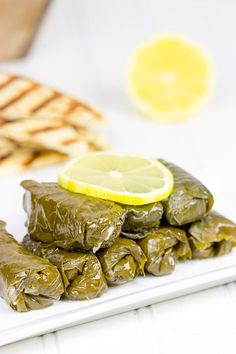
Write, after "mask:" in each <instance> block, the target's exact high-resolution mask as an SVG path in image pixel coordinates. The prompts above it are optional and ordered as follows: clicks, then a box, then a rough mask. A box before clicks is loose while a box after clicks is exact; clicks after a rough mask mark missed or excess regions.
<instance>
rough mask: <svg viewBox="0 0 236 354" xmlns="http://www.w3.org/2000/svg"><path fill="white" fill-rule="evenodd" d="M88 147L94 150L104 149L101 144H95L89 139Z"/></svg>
mask: <svg viewBox="0 0 236 354" xmlns="http://www.w3.org/2000/svg"><path fill="white" fill-rule="evenodd" d="M89 147H90V148H91V149H93V150H95V151H103V150H104V149H103V148H102V146H101V145H99V144H97V143H96V142H95V141H90V142H89Z"/></svg>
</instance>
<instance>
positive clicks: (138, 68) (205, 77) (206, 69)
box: [127, 37, 212, 121]
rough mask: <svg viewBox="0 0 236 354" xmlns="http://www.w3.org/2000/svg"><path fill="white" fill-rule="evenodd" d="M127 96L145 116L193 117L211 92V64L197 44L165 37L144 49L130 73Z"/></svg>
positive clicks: (165, 118)
mask: <svg viewBox="0 0 236 354" xmlns="http://www.w3.org/2000/svg"><path fill="white" fill-rule="evenodd" d="M127 89H128V94H129V96H130V98H131V100H132V101H133V103H134V105H135V106H136V107H137V109H138V110H139V111H141V112H142V113H143V114H144V115H145V116H147V117H151V118H157V119H162V120H165V121H178V120H182V119H184V118H187V117H188V116H190V115H192V114H193V113H194V112H195V111H196V110H198V109H199V108H200V107H201V106H202V105H203V103H205V102H206V101H207V99H208V98H209V96H210V93H211V91H212V64H211V61H210V59H209V58H208V56H207V54H206V53H205V52H204V51H203V50H202V49H200V48H199V47H198V46H196V45H195V44H193V43H191V42H189V41H186V40H185V39H183V38H179V37H163V38H160V39H155V40H153V41H151V42H149V43H146V44H144V45H143V46H141V47H140V48H139V49H138V50H137V52H136V53H135V55H134V57H133V58H132V60H131V63H130V67H129V70H128V83H127Z"/></svg>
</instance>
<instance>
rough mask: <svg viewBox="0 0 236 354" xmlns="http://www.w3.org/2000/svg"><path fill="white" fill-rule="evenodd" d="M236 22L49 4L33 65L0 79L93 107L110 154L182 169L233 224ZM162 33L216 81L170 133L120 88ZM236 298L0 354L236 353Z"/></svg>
mask: <svg viewBox="0 0 236 354" xmlns="http://www.w3.org/2000/svg"><path fill="white" fill-rule="evenodd" d="M235 14H236V2H235V1H234V0H225V1H224V2H222V1H220V0H195V1H194V0H178V1H177V0H172V1H171V0H165V1H163V0H162V1H161V0H145V1H144V0H119V1H114V0H113V1H111V0H99V1H96V0H69V1H68V0H54V1H52V4H51V6H50V8H49V11H48V13H47V15H46V17H45V18H44V20H43V22H42V26H41V28H40V31H39V32H38V35H37V37H36V40H35V42H34V44H33V46H32V48H31V50H30V53H29V55H28V56H27V57H26V58H24V59H21V60H18V61H13V62H10V63H9V62H8V63H1V65H0V69H7V70H12V71H14V72H17V73H22V74H27V75H29V76H32V77H33V78H35V79H38V80H40V81H43V82H45V83H48V84H50V85H53V86H55V87H56V88H58V89H61V90H64V91H66V92H69V93H71V94H73V95H76V96H78V97H80V98H81V99H84V100H85V101H87V102H88V103H91V104H94V105H95V106H96V107H97V108H98V109H100V110H101V111H102V112H103V113H104V114H105V115H106V116H107V118H108V136H109V141H110V143H111V145H112V148H113V149H114V150H117V151H118V150H119V151H129V152H134V153H142V154H147V155H152V156H157V157H158V156H161V157H164V158H166V159H169V160H171V161H173V162H176V163H179V164H180V165H182V166H184V167H185V168H186V169H189V170H190V171H191V172H193V173H194V174H196V175H197V176H198V177H199V178H201V179H202V180H203V181H204V182H205V183H206V184H207V185H208V186H209V188H210V189H211V190H212V191H213V193H214V194H215V196H216V198H215V199H216V207H217V208H218V210H222V211H224V212H225V213H226V214H227V215H228V216H230V217H232V218H234V219H236V213H235V210H234V208H232V205H233V200H234V199H235V198H236V191H235V181H236V168H235V161H236V159H235V151H236V139H235V133H236V123H235V121H236V70H235V63H236V45H235V33H236V21H235ZM166 33H174V34H179V35H182V36H185V37H187V38H190V39H192V40H194V41H196V42H199V43H200V44H201V45H202V46H203V47H205V48H206V50H208V52H209V54H210V55H211V56H212V58H213V61H214V65H215V74H216V77H215V92H214V96H213V97H212V99H211V100H210V101H209V104H208V105H207V106H206V107H205V108H204V109H203V110H202V111H201V112H200V113H199V114H197V115H196V117H195V118H194V119H192V120H189V121H188V122H185V123H182V124H175V125H168V124H163V123H159V122H153V121H148V120H145V119H143V118H142V117H140V116H139V115H138V114H137V113H136V112H135V111H134V110H133V107H132V106H131V104H130V102H129V100H128V99H127V97H126V94H125V90H124V83H123V82H124V74H125V68H126V64H127V61H128V59H129V56H130V54H132V51H133V50H134V49H135V48H136V46H137V45H138V44H139V43H141V42H142V41H144V40H145V39H148V38H149V37H153V36H154V35H161V34H166ZM230 201H231V202H230ZM235 297H236V286H235V284H231V285H229V286H225V287H220V288H217V289H213V290H209V291H206V292H202V293H199V294H195V295H192V296H186V297H184V298H181V299H177V300H173V301H169V302H166V303H163V304H158V305H155V306H152V307H150V308H144V309H141V310H138V311H133V312H130V313H128V314H124V315H120V316H115V317H113V318H110V319H107V320H102V321H97V322H94V323H93V324H88V325H83V326H79V327H75V328H73V329H68V330H65V331H61V332H58V333H57V335H48V336H44V337H42V338H41V339H40V338H38V339H32V340H28V341H24V342H22V343H20V344H19V343H18V344H15V345H10V346H7V347H5V348H4V349H3V348H2V349H0V352H1V354H2V353H18V352H19V353H20V352H23V351H24V352H25V353H27V351H28V352H29V353H31V352H32V350H33V352H34V353H36V352H37V353H42V352H44V353H50V354H51V353H58V352H60V353H64V352H65V351H69V349H65V348H68V347H67V346H69V348H71V350H72V349H73V348H74V349H75V348H77V351H79V350H80V346H81V350H82V353H92V351H93V350H95V349H96V351H97V353H100V352H101V353H110V352H111V351H112V352H113V353H118V352H120V351H121V350H122V351H125V349H127V350H132V351H135V352H136V353H143V352H144V351H146V352H150V353H151V352H152V353H153V352H155V353H158V354H159V353H168V354H169V353H176V354H178V353H184V352H185V350H186V351H187V350H188V353H189V354H191V353H198V352H201V353H205V352H207V349H209V348H210V349H211V351H213V350H214V352H215V353H222V351H223V350H225V352H227V354H230V353H235V350H234V348H233V343H234V341H233V337H235V334H236V330H235V328H236V326H235V324H236V308H235V306H236V302H235V301H236V300H235ZM232 307H233V310H231V308H232ZM113 342H114V343H116V344H115V346H114V347H113ZM35 344H37V347H36V346H35ZM90 345H91V346H92V347H91V348H92V349H91V350H90V349H89V346H90ZM225 346H226V347H225ZM225 348H227V350H226V349H225Z"/></svg>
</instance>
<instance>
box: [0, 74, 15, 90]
mask: <svg viewBox="0 0 236 354" xmlns="http://www.w3.org/2000/svg"><path fill="white" fill-rule="evenodd" d="M16 79H17V76H14V75H12V76H10V77H9V78H8V79H7V80H6V81H5V82H3V83H1V84H0V89H2V88H4V87H6V86H7V85H9V84H10V83H11V82H12V81H14V80H16Z"/></svg>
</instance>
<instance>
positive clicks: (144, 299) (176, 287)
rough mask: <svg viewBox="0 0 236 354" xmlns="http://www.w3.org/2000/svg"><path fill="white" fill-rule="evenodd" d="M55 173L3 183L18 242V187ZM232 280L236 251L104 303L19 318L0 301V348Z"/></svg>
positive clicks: (2, 200)
mask: <svg viewBox="0 0 236 354" xmlns="http://www.w3.org/2000/svg"><path fill="white" fill-rule="evenodd" d="M56 173H57V169H56V168H54V169H52V168H50V169H45V170H43V171H40V172H34V173H32V172H29V173H27V174H25V175H21V176H18V177H13V178H10V179H9V178H8V179H4V180H1V183H0V196H1V197H0V219H3V220H5V221H7V223H8V230H9V231H10V232H11V233H13V234H14V235H15V237H16V238H17V239H18V240H20V239H21V238H22V237H23V236H24V234H25V228H24V221H25V214H24V212H23V210H22V206H21V204H22V194H23V191H22V190H21V188H20V187H19V182H20V181H21V180H22V179H24V178H35V179H37V180H49V179H50V180H55V176H56ZM48 176H50V178H49V177H48ZM227 203H228V201H227ZM233 280H236V251H234V252H232V253H231V254H229V255H228V256H225V257H221V258H218V259H208V260H204V261H189V262H187V263H184V264H178V265H177V267H176V270H175V272H174V273H173V274H171V275H169V276H165V277H159V278H158V277H153V276H146V277H139V278H137V279H135V280H134V281H132V282H130V283H127V284H125V285H123V286H119V287H114V288H110V289H109V290H108V291H107V293H106V294H104V295H103V296H102V297H101V298H98V299H95V300H91V301H81V302H80V301H78V302H76V301H74V302H73V301H60V302H57V303H55V304H54V305H53V306H51V307H49V308H47V309H44V310H39V311H32V312H28V313H16V312H14V311H13V310H11V309H10V308H9V307H8V305H7V304H6V303H5V301H4V300H2V299H0V318H1V321H0V345H4V344H8V343H11V342H14V341H18V340H21V339H24V338H28V337H31V336H35V335H39V334H43V333H47V332H52V331H55V330H57V329H61V328H65V327H68V326H72V325H75V324H79V323H85V322H88V321H92V320H95V319H99V318H102V317H106V316H109V315H113V314H116V313H119V312H123V311H127V310H131V309H135V308H138V307H141V306H144V305H149V304H152V303H154V302H158V301H163V300H167V299H171V298H174V297H177V296H181V295H184V294H188V293H191V292H195V291H199V290H202V289H206V288H209V287H212V286H216V285H220V284H224V283H227V282H230V281H233Z"/></svg>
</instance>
